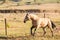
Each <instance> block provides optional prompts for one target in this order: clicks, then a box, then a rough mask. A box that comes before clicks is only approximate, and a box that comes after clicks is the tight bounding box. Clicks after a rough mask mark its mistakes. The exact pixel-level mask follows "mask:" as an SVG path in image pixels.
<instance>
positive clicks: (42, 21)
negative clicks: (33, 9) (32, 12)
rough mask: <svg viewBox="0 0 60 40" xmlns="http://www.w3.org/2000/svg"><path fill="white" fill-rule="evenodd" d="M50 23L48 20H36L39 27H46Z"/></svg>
mask: <svg viewBox="0 0 60 40" xmlns="http://www.w3.org/2000/svg"><path fill="white" fill-rule="evenodd" d="M49 21H50V19H49V18H40V19H39V20H38V25H41V26H43V27H44V26H46V25H47V24H48V22H49Z"/></svg>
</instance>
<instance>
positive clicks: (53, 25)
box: [51, 21, 56, 29]
mask: <svg viewBox="0 0 60 40" xmlns="http://www.w3.org/2000/svg"><path fill="white" fill-rule="evenodd" d="M51 24H52V28H53V29H54V28H55V27H56V25H55V24H54V23H53V22H52V21H51Z"/></svg>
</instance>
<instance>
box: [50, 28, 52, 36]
mask: <svg viewBox="0 0 60 40" xmlns="http://www.w3.org/2000/svg"><path fill="white" fill-rule="evenodd" d="M50 30H51V33H52V37H53V29H52V28H50Z"/></svg>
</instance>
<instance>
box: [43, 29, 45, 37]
mask: <svg viewBox="0 0 60 40" xmlns="http://www.w3.org/2000/svg"><path fill="white" fill-rule="evenodd" d="M43 31H44V33H43V36H44V35H45V34H46V29H45V28H43Z"/></svg>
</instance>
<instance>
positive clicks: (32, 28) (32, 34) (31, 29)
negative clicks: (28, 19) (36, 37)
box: [30, 26, 34, 35]
mask: <svg viewBox="0 0 60 40" xmlns="http://www.w3.org/2000/svg"><path fill="white" fill-rule="evenodd" d="M33 28H34V26H32V27H31V31H30V32H31V35H33V33H32V30H33Z"/></svg>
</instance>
